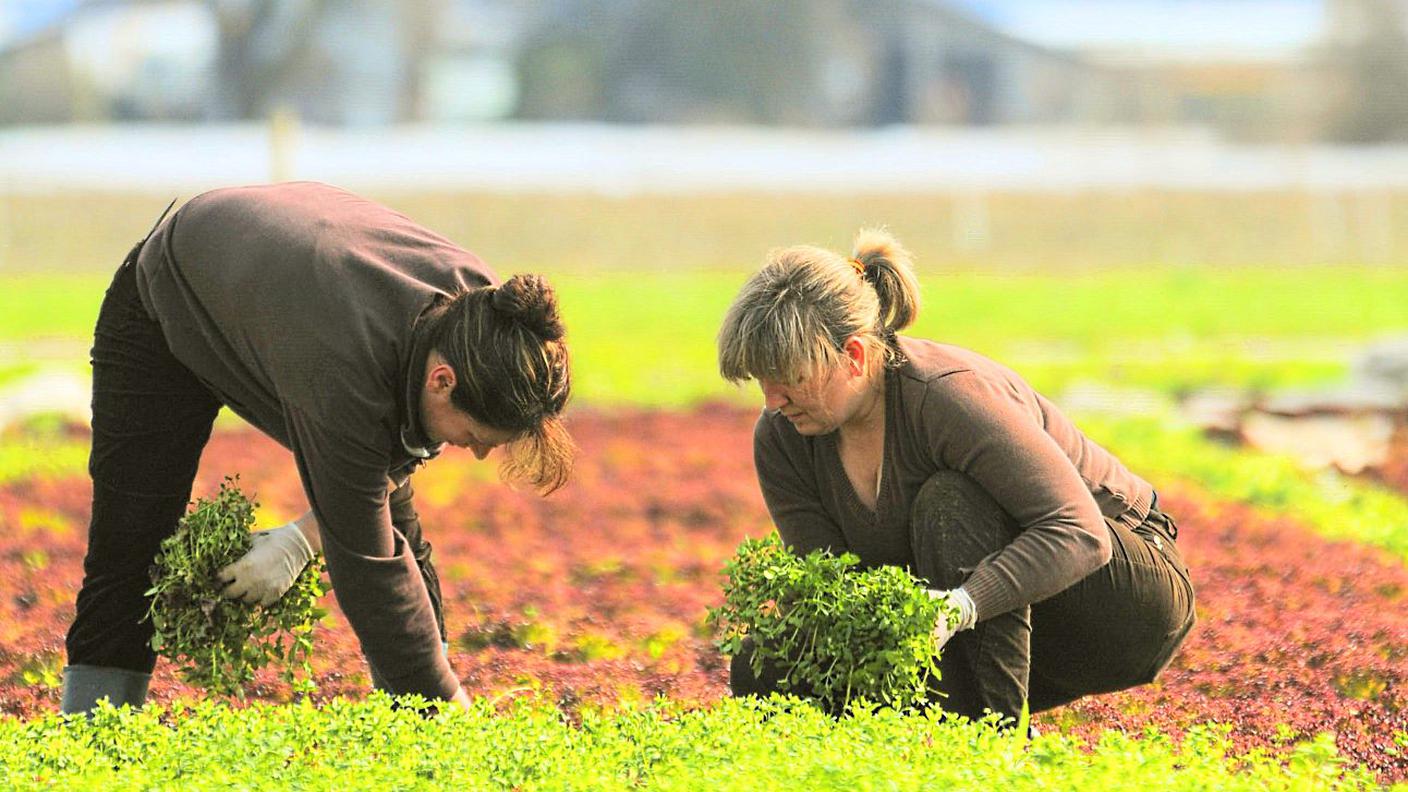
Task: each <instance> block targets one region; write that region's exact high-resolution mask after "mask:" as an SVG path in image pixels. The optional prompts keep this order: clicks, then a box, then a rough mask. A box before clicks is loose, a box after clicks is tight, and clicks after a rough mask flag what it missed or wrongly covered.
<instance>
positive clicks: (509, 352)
mask: <svg viewBox="0 0 1408 792" xmlns="http://www.w3.org/2000/svg"><path fill="white" fill-rule="evenodd" d="M426 332H427V333H428V336H429V341H430V346H431V348H432V349H434V350H435V351H437V352H439V353H440V354H441V355H442V356H443V357H444V358H445V360H446V361H447V362H448V363H449V364H450V366H451V367H452V368H454V370H455V374H456V382H455V389H454V390H453V391H451V392H450V401H451V403H452V404H454V405H455V407H457V408H459V409H461V410H464V411H465V412H467V413H469V415H470V416H471V417H473V418H474V419H475V420H476V421H482V422H483V423H485V424H488V425H489V426H492V427H494V428H496V429H501V430H504V431H507V432H511V433H513V434H514V435H515V439H513V440H512V441H510V442H509V443H508V445H507V447H506V449H505V450H506V451H507V456H506V457H505V459H504V462H503V465H502V467H501V471H500V472H501V474H502V476H503V477H504V478H505V479H506V480H508V481H514V482H526V483H528V484H530V485H532V486H533V487H535V488H536V489H538V490H539V491H541V492H544V493H547V492H551V491H552V490H555V489H557V488H558V487H560V486H562V485H563V484H564V483H566V481H567V477H568V475H569V474H570V472H571V467H572V456H573V453H574V451H575V448H574V447H573V445H572V439H571V437H570V436H569V435H568V434H567V430H566V428H565V427H564V426H563V423H562V417H561V413H562V410H563V408H564V407H565V406H566V405H567V400H568V398H569V396H570V395H571V391H572V375H571V368H570V365H569V355H568V352H567V343H566V340H565V335H566V329H565V328H564V327H563V326H562V319H561V318H560V317H559V315H558V309H557V295H556V294H555V293H554V291H553V289H552V286H551V285H549V284H548V282H547V280H546V279H545V278H543V277H542V276H541V275H515V276H513V277H512V278H509V279H508V280H507V281H505V282H504V283H503V284H501V285H498V286H481V287H479V288H475V289H469V290H467V291H464V292H461V293H460V294H458V295H456V296H455V297H454V299H452V300H450V301H449V302H448V303H446V304H444V305H442V306H440V307H439V308H437V309H436V310H435V311H434V312H433V313H432V314H431V316H430V317H429V322H428V324H427V327H426Z"/></svg>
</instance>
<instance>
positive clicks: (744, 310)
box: [718, 273, 839, 385]
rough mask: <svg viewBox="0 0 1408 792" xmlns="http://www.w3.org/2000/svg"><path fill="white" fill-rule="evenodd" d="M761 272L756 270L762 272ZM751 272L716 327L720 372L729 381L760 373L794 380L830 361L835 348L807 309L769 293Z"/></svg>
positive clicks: (768, 377)
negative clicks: (720, 324)
mask: <svg viewBox="0 0 1408 792" xmlns="http://www.w3.org/2000/svg"><path fill="white" fill-rule="evenodd" d="M761 274H762V273H760V275H761ZM758 280H760V278H759V277H757V276H755V277H754V278H753V279H752V280H750V281H749V283H748V284H747V285H745V286H744V288H743V291H742V292H741V293H740V295H739V297H738V299H737V300H735V301H734V304H733V305H732V306H731V307H730V308H729V312H728V314H727V315H726V316H725V317H724V323H723V327H722V328H721V329H720V331H719V339H718V346H719V373H720V374H721V375H722V376H723V378H724V379H726V380H728V381H729V382H732V383H734V384H735V385H736V384H740V383H743V382H746V381H748V380H758V379H765V380H770V381H772V382H782V383H787V384H795V383H797V382H801V381H802V380H805V379H807V378H808V377H810V376H811V375H813V374H814V373H816V372H817V371H820V370H822V369H824V368H826V367H828V366H831V365H833V364H835V363H836V362H837V360H838V358H839V351H838V349H837V347H836V344H835V342H833V341H832V339H831V337H830V334H829V333H828V332H827V331H826V328H824V327H821V326H819V325H817V323H816V321H815V317H814V316H813V315H812V314H811V312H804V311H801V310H799V309H798V304H797V302H798V301H796V300H788V299H786V297H787V291H788V290H787V289H786V288H784V289H782V290H781V291H780V292H778V293H775V294H770V293H769V292H771V290H770V289H768V288H767V285H766V284H760V283H756V281H758Z"/></svg>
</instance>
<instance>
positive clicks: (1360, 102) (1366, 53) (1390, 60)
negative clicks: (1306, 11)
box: [1326, 0, 1408, 143]
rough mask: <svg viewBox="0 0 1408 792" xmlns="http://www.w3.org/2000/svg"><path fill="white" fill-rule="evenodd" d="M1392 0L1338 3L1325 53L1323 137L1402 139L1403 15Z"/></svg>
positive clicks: (1407, 17) (1407, 127)
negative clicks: (1326, 83) (1326, 89)
mask: <svg viewBox="0 0 1408 792" xmlns="http://www.w3.org/2000/svg"><path fill="white" fill-rule="evenodd" d="M1404 5H1405V4H1404V3H1402V2H1396V1H1395V0H1338V2H1335V3H1333V4H1332V7H1331V8H1330V11H1331V13H1332V18H1333V20H1334V21H1333V24H1334V25H1335V26H1336V28H1337V29H1336V30H1332V40H1331V44H1330V46H1329V47H1328V48H1327V51H1326V59H1327V61H1328V65H1327V69H1326V71H1327V73H1328V76H1329V77H1330V81H1331V90H1330V91H1329V92H1328V96H1327V102H1328V106H1327V111H1328V112H1327V115H1326V136H1327V137H1328V138H1329V139H1331V140H1334V141H1338V142H1343V143H1381V142H1388V141H1403V140H1408V13H1405V10H1404Z"/></svg>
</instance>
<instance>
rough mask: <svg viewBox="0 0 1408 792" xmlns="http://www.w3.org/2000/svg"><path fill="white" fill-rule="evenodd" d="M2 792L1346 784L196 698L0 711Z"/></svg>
mask: <svg viewBox="0 0 1408 792" xmlns="http://www.w3.org/2000/svg"><path fill="white" fill-rule="evenodd" d="M0 784H3V786H4V787H5V788H6V789H15V790H28V789H51V788H64V789H103V790H117V789H138V788H140V789H175V788H180V789H241V790H263V789H280V790H282V789H309V790H315V789H328V790H332V789H336V790H346V789H375V790H381V789H525V790H526V789H573V790H592V789H622V788H643V789H657V790H710V791H711V792H712V791H713V790H729V789H759V788H765V789H778V790H787V789H807V790H832V789H834V790H866V789H887V790H919V789H949V788H954V789H1005V790H1036V789H1042V790H1046V789H1135V788H1158V789H1166V790H1183V789H1187V790H1207V789H1219V790H1301V789H1331V790H1361V789H1372V788H1375V787H1374V783H1373V780H1372V779H1371V778H1370V777H1369V775H1368V774H1367V773H1366V772H1365V771H1364V770H1362V769H1357V768H1349V767H1346V766H1345V763H1344V761H1343V760H1342V758H1341V757H1339V756H1338V755H1337V754H1336V750H1335V747H1334V742H1333V739H1332V738H1330V736H1329V735H1321V736H1319V737H1317V738H1315V739H1314V740H1312V741H1310V742H1307V743H1303V744H1300V745H1297V746H1288V747H1287V750H1286V751H1285V753H1284V754H1282V755H1278V756H1273V755H1270V754H1268V753H1265V752H1252V753H1247V754H1242V755H1234V754H1233V752H1232V749H1231V748H1230V746H1229V743H1228V741H1227V739H1226V730H1225V729H1222V728H1220V727H1217V726H1198V727H1194V728H1192V729H1191V730H1190V731H1189V732H1188V733H1187V735H1186V736H1185V737H1184V738H1183V739H1182V741H1181V744H1175V743H1174V741H1172V740H1171V739H1169V738H1167V737H1166V736H1163V735H1160V734H1159V733H1158V732H1156V731H1152V730H1151V731H1149V732H1147V733H1145V734H1144V735H1142V736H1140V737H1132V736H1128V735H1124V734H1121V733H1118V732H1107V733H1106V734H1105V735H1104V736H1103V737H1102V738H1101V739H1100V741H1099V742H1098V744H1096V745H1095V746H1093V747H1092V750H1090V751H1085V750H1082V748H1081V744H1080V743H1079V742H1077V741H1075V740H1073V739H1071V738H1067V737H1063V736H1060V735H1054V734H1053V735H1042V736H1040V737H1037V738H1036V739H1035V740H1034V741H1031V742H1029V741H1028V740H1027V738H1026V736H1025V731H1024V730H1017V731H1009V732H1005V733H1004V732H998V731H997V730H995V729H993V728H992V727H991V726H990V725H989V724H985V723H972V722H968V721H956V720H946V719H943V718H941V717H939V716H936V715H901V714H897V713H895V712H894V711H891V710H867V709H859V710H852V714H850V715H848V716H846V717H844V718H840V719H835V718H831V717H829V716H827V715H825V714H823V713H822V712H821V711H820V710H818V709H816V708H814V707H811V706H807V705H802V704H799V703H796V702H790V703H789V702H780V701H773V702H756V701H749V700H735V699H729V700H724V701H721V702H719V703H717V704H716V705H714V706H711V707H707V708H704V709H699V710H694V711H684V710H681V709H680V708H678V707H677V706H675V705H671V704H667V703H657V704H655V705H653V706H650V707H645V708H640V709H631V708H628V709H624V710H620V711H615V712H611V713H592V712H584V713H583V714H582V718H581V722H580V724H576V723H572V722H569V721H567V720H566V719H565V718H564V716H563V715H562V714H561V713H560V712H558V711H557V710H556V709H554V708H552V707H551V706H549V705H547V704H545V703H527V704H520V705H516V706H511V707H509V709H508V711H507V712H502V713H499V712H496V711H495V708H494V706H493V704H492V703H489V702H486V701H484V700H479V701H478V702H477V703H476V704H475V706H474V708H473V710H472V711H469V712H462V711H455V712H446V713H442V714H440V715H438V716H434V717H424V716H423V714H422V713H419V712H417V711H415V709H414V708H410V707H403V708H400V709H395V708H393V707H392V705H391V702H390V700H388V699H387V698H386V697H385V696H382V695H380V694H377V695H374V696H373V697H372V698H370V699H368V700H366V701H360V702H350V701H346V700H341V699H338V700H334V701H332V702H330V703H328V704H327V705H326V706H325V707H323V708H321V709H320V708H316V707H314V706H312V705H310V704H307V703H298V704H291V705H266V704H256V705H254V706H251V707H248V708H244V709H234V708H230V707H229V706H227V705H224V704H218V703H214V702H200V703H196V704H189V705H185V704H178V705H176V706H175V707H174V708H173V709H172V710H165V709H163V708H161V707H155V706H153V707H148V708H146V709H144V710H141V711H139V712H132V711H130V710H122V711H115V710H112V709H111V708H110V707H105V708H104V709H101V710H99V711H98V712H97V713H96V715H95V717H94V718H93V719H92V720H91V721H89V720H85V719H82V718H75V719H72V720H70V721H68V722H64V721H63V720H62V718H61V716H58V715H49V716H46V717H42V718H38V719H35V720H31V721H22V720H18V719H15V718H5V719H3V720H0Z"/></svg>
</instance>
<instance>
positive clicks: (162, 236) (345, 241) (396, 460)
mask: <svg viewBox="0 0 1408 792" xmlns="http://www.w3.org/2000/svg"><path fill="white" fill-rule="evenodd" d="M92 359H93V447H92V455H91V457H90V461H89V472H90V474H91V476H92V479H93V511H92V521H91V523H90V526H89V538H88V552H87V555H86V557H85V558H84V560H83V573H84V574H83V588H82V590H81V591H80V592H79V593H78V602H77V613H76V615H75V617H74V621H73V624H72V626H71V627H70V629H69V632H68V639H67V652H68V666H67V668H65V669H64V690H63V704H62V706H63V710H64V712H86V711H88V710H90V709H91V708H92V707H93V706H94V705H95V703H96V702H97V701H98V700H99V699H100V698H103V697H107V698H109V699H110V700H111V702H112V703H113V704H114V705H121V704H124V703H128V704H132V705H134V706H135V705H140V704H141V703H142V702H143V701H144V700H145V698H146V691H147V682H148V680H149V678H150V674H151V671H152V668H153V665H154V663H155V655H154V653H153V652H152V649H151V645H150V643H151V637H152V625H151V624H150V622H148V621H145V620H144V618H143V617H144V616H145V614H146V612H147V608H148V605H149V599H148V598H147V597H146V596H144V592H145V591H146V590H147V589H148V588H149V587H150V585H151V583H150V580H149V578H148V576H147V575H148V572H147V571H148V568H149V567H150V566H151V564H152V559H153V557H154V556H155V555H156V553H157V549H158V547H159V545H160V543H161V541H162V539H164V538H165V537H167V536H169V535H170V534H171V533H172V532H173V531H174V530H175V528H176V524H177V522H178V520H179V519H180V517H181V515H182V514H183V513H184V511H185V508H186V504H187V501H188V500H189V499H190V496H191V487H192V482H193V480H194V477H195V474H196V467H197V463H198V462H199V459H200V454H201V450H202V449H203V448H204V446H205V444H206V441H207V440H208V439H209V437H210V431H211V425H212V423H213V421H214V420H215V416H216V413H217V412H218V411H219V409H220V407H221V405H226V406H228V407H229V408H230V409H231V410H233V411H234V412H235V413H237V414H238V415H240V416H241V417H243V418H244V419H246V420H247V421H249V422H250V423H251V424H253V425H254V426H255V427H257V428H258V429H260V430H261V431H263V432H264V433H265V434H267V435H269V436H270V437H272V438H274V439H275V440H277V441H278V442H279V443H281V444H282V445H284V446H285V447H287V448H289V449H290V450H291V451H292V452H293V455H294V459H295V461H296V463H297V467H298V473H299V476H300V477H301V479H302V483H303V489H304V492H305V494H306V495H307V498H308V503H309V506H310V511H309V513H308V514H307V515H304V517H302V518H300V519H299V520H297V521H295V523H292V524H290V525H288V526H283V527H281V528H277V529H274V530H272V531H266V532H261V533H259V534H256V541H255V544H254V546H253V547H252V549H251V550H250V551H249V552H248V553H247V554H246V555H245V557H244V558H242V559H240V560H239V561H238V562H236V563H235V564H232V565H231V566H229V567H227V568H225V569H224V570H222V571H221V577H222V580H223V581H224V582H225V583H226V584H227V586H226V590H225V591H226V595H227V596H231V597H239V598H241V599H245V600H246V601H259V602H272V601H274V600H275V599H277V598H278V597H279V596H282V594H283V593H284V591H286V590H287V589H288V588H289V587H290V586H291V584H292V583H293V581H294V579H295V578H296V577H297V575H298V573H299V572H300V571H301V570H302V569H303V566H304V565H305V564H306V563H307V562H308V560H309V559H310V558H311V556H312V551H313V549H314V548H316V547H320V548H321V550H322V552H323V553H324V554H325V556H326V559H327V565H328V573H329V576H330V578H331V580H332V587H333V592H334V593H335V595H336V596H337V601H338V604H339V605H340V606H341V608H342V610H343V612H344V613H345V614H346V616H347V620H348V622H349V623H350V624H351V625H352V628H353V630H354V631H355V632H356V634H357V638H358V640H359V641H360V643H361V646H362V651H363V653H364V654H365V655H366V657H367V660H368V662H369V664H370V666H371V668H372V670H373V676H374V678H375V679H376V680H377V682H378V684H379V685H381V686H382V687H384V688H385V689H386V690H388V691H389V692H391V693H395V694H402V693H419V694H422V695H424V696H426V697H427V698H432V699H442V700H453V701H456V702H458V703H460V704H467V703H468V698H467V697H466V695H465V692H464V690H463V688H461V687H460V684H459V681H458V679H457V678H456V677H455V675H454V673H453V671H452V670H451V668H450V665H449V662H448V661H447V659H446V657H445V652H444V649H443V647H442V643H441V642H442V640H443V638H444V621H443V615H442V613H441V611H440V598H439V585H438V583H436V582H435V576H434V568H433V566H432V565H431V563H430V548H429V545H428V544H427V543H426V542H425V541H424V539H423V538H422V537H421V532H420V523H419V519H418V518H417V517H416V513H415V509H414V506H413V503H412V499H411V498H412V492H411V486H410V483H409V481H410V476H411V473H412V472H413V471H415V470H416V469H417V468H418V467H419V466H420V465H422V464H423V463H425V462H426V461H427V460H429V459H432V458H434V457H435V456H436V455H437V454H438V453H439V451H440V449H441V447H442V446H443V445H444V444H445V443H449V444H452V445H456V446H460V447H463V448H468V449H470V450H471V451H472V452H473V453H474V455H475V456H476V457H478V458H480V459H483V458H484V457H485V455H487V454H488V453H489V451H490V450H491V449H493V448H495V447H496V446H505V447H506V452H507V453H506V457H505V461H504V464H503V470H502V472H503V474H504V475H505V477H506V478H509V479H512V480H518V481H523V482H526V483H529V484H531V485H533V486H535V487H537V488H539V489H540V490H541V491H543V492H547V491H550V490H552V489H555V488H556V487H558V486H560V485H561V484H562V483H564V482H565V480H566V477H567V474H568V471H569V468H570V463H571V454H572V444H571V441H570V439H569V438H568V436H567V434H566V432H565V430H564V429H563V427H562V423H561V419H560V417H559V416H560V413H561V411H562V409H563V407H564V405H565V404H566V402H567V398H568V394H569V390H570V375H569V369H568V353H567V347H566V344H565V342H564V340H563V327H562V323H561V322H560V320H559V318H558V311H557V304H556V298H555V296H554V294H553V291H552V289H551V288H550V287H549V286H548V284H547V283H546V282H545V281H544V280H543V279H542V278H540V277H537V276H533V275H518V276H515V277H513V278H511V279H510V280H509V281H507V282H506V283H502V284H501V283H499V281H498V278H497V276H496V275H495V274H494V272H493V271H492V270H491V269H490V268H489V267H488V266H486V265H485V264H484V263H483V262H482V261H480V260H479V259H478V258H477V257H475V256H474V255H473V254H471V253H469V252H467V251H465V250H463V249H462V248H459V247H457V246H455V245H454V244H452V243H451V242H449V241H448V240H446V239H445V238H444V237H441V236H439V235H437V234H435V233H433V232H431V231H428V230H426V229H425V228H422V227H421V226H419V225H417V224H415V223H413V222H412V221H411V220H409V219H407V218H406V217H405V216H403V215H401V214H398V213H396V212H393V211H391V210H390V209H387V208H385V207H383V206H379V205H377V204H375V203H372V202H370V201H367V200H364V199H362V198H359V197H357V196H355V195H352V194H350V193H347V192H343V191H342V190H338V189H335V188H332V187H328V186H326V185H321V184H313V183H293V184H280V185H274V186H261V187H242V188H234V189H224V190H216V191H213V192H209V193H205V194H203V195H200V196H197V197H196V198H194V199H192V200H191V201H190V202H189V203H187V204H185V205H184V206H182V207H181V208H180V209H179V210H178V211H177V212H176V213H175V214H173V215H172V216H171V217H170V219H167V220H165V222H159V224H158V226H157V228H156V229H155V230H154V232H153V233H152V234H150V235H149V236H148V238H146V239H145V240H143V241H142V243H140V244H138V245H137V246H136V247H135V248H133V250H132V251H131V252H130V253H129V254H128V255H127V258H126V260H125V261H123V263H122V266H121V267H119V268H118V270H117V274H116V275H115V276H114V278H113V281H112V285H111V286H110V287H109V288H108V292H107V295H106V296H105V297H104V299H103V304H102V308H101V310H100V313H99V316H98V323H97V329H96V331H95V334H94V342H93V353H92Z"/></svg>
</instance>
